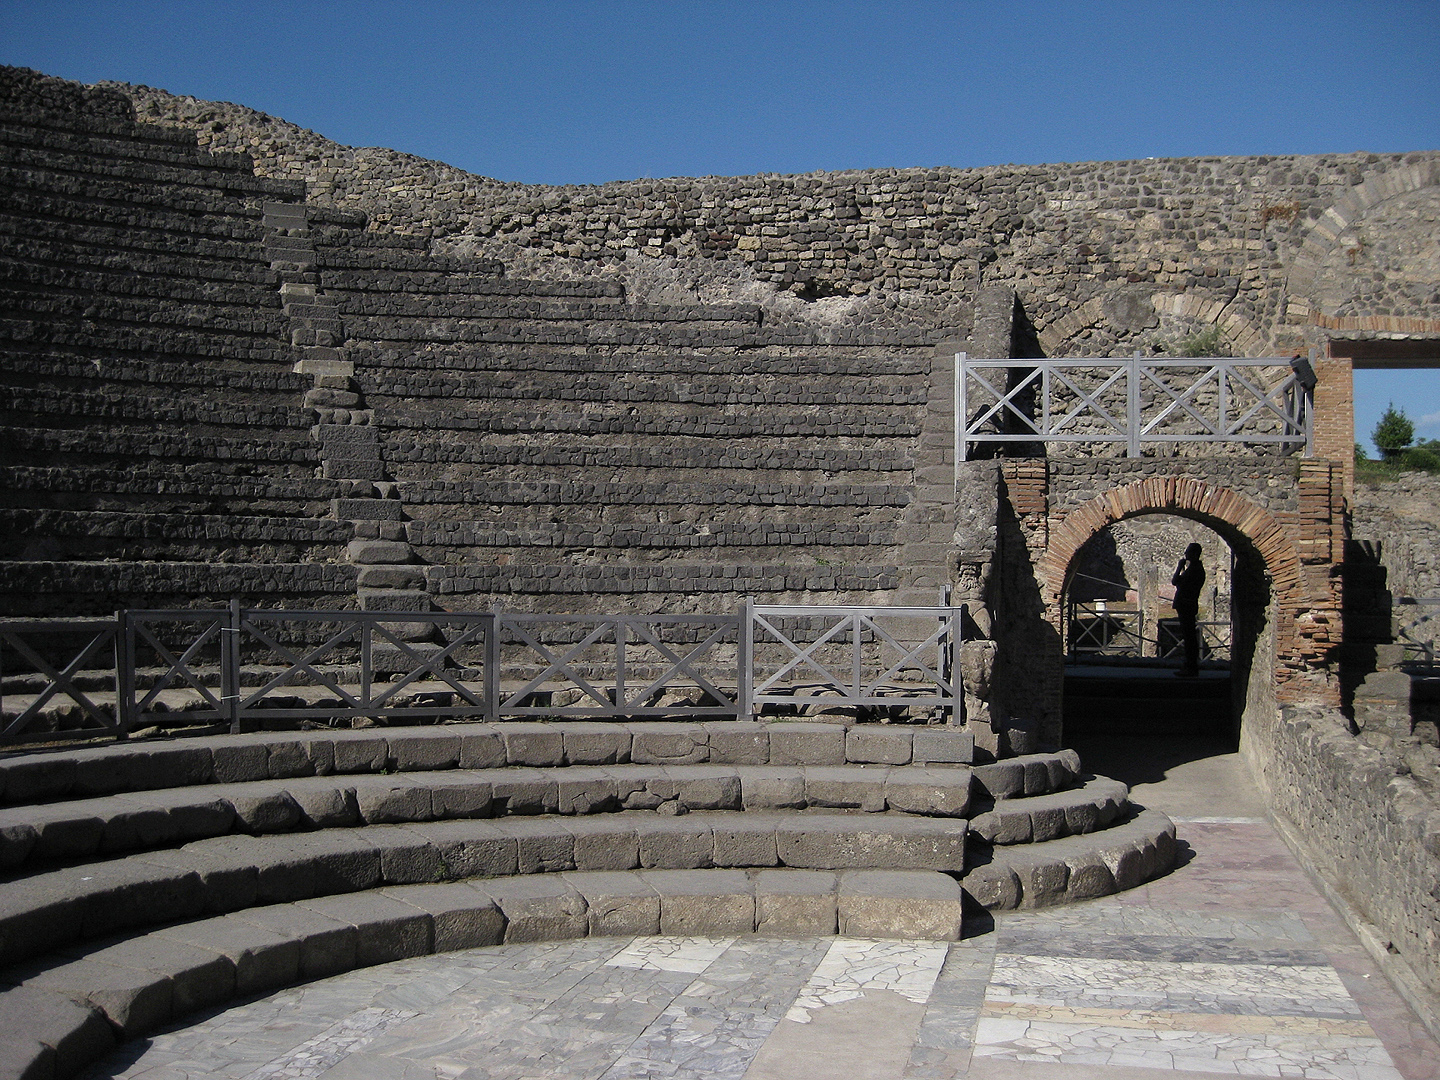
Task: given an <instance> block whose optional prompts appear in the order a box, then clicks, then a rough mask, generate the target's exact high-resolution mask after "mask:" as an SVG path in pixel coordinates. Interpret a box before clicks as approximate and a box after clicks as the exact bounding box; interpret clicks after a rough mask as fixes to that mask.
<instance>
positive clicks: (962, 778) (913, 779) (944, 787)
mask: <svg viewBox="0 0 1440 1080" xmlns="http://www.w3.org/2000/svg"><path fill="white" fill-rule="evenodd" d="M970 786H971V773H970V770H969V769H968V768H967V767H965V766H953V767H949V768H938V769H926V768H920V767H918V766H913V765H912V766H911V767H910V768H907V769H892V770H891V771H890V775H889V777H888V778H887V779H886V781H885V801H886V802H887V803H888V804H889V806H890V809H892V810H901V811H904V812H905V813H907V814H923V815H926V816H929V817H965V816H966V815H967V814H968V813H969V812H970Z"/></svg>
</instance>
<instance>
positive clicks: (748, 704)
mask: <svg viewBox="0 0 1440 1080" xmlns="http://www.w3.org/2000/svg"><path fill="white" fill-rule="evenodd" d="M957 356H958V354H957ZM957 366H958V365H957ZM735 659H736V660H737V662H738V667H739V670H738V671H737V672H736V677H735V683H736V686H735V719H737V720H749V719H750V718H751V717H753V716H754V715H755V700H754V698H755V598H754V597H753V596H747V597H745V610H744V611H743V612H742V613H741V615H740V640H739V644H738V647H737V649H736V657H735Z"/></svg>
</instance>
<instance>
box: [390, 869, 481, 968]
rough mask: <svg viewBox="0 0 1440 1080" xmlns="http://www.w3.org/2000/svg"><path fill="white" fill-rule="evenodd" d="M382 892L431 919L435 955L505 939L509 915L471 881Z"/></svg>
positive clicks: (404, 887)
mask: <svg viewBox="0 0 1440 1080" xmlns="http://www.w3.org/2000/svg"><path fill="white" fill-rule="evenodd" d="M380 893H381V895H383V896H388V897H390V898H392V899H394V900H398V901H400V902H401V903H403V904H408V905H409V906H411V907H413V908H416V909H418V910H419V911H422V912H424V913H425V914H426V915H427V916H428V917H429V919H430V924H431V933H432V938H433V941H432V947H433V951H434V952H437V953H442V952H454V951H455V950H457V949H477V948H480V947H482V946H486V945H498V944H500V942H501V941H503V940H504V938H505V916H504V915H502V914H501V912H500V908H499V907H498V906H497V905H496V903H495V901H494V900H493V899H491V898H490V895H489V894H488V893H486V892H484V891H483V890H481V889H477V888H476V887H475V886H474V885H472V884H471V883H469V882H463V881H461V882H453V883H446V884H437V885H397V886H391V887H388V888H384V889H381V890H380Z"/></svg>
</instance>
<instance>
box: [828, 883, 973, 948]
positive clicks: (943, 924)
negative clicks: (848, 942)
mask: <svg viewBox="0 0 1440 1080" xmlns="http://www.w3.org/2000/svg"><path fill="white" fill-rule="evenodd" d="M837 914H838V920H837V921H838V924H839V927H838V928H839V932H840V933H841V934H843V935H845V936H847V937H877V938H909V939H920V940H927V941H959V940H960V933H961V927H962V924H963V921H964V900H963V897H962V895H961V892H960V885H959V883H958V882H956V881H955V880H954V879H953V878H951V877H947V876H946V875H945V874H937V873H930V872H927V871H877V870H850V871H846V872H845V873H842V874H841V875H840V887H839V895H838V913H837Z"/></svg>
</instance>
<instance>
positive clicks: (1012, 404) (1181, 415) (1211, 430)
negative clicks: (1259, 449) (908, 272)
mask: <svg viewBox="0 0 1440 1080" xmlns="http://www.w3.org/2000/svg"><path fill="white" fill-rule="evenodd" d="M1314 386H1315V381H1314V372H1313V369H1312V367H1311V365H1310V363H1309V362H1308V361H1305V360H1303V359H1300V358H1294V359H1292V358H1290V357H1265V358H1260V359H1248V358H1240V357H1224V358H1207V359H1191V358H1176V357H1145V356H1140V355H1139V354H1137V355H1135V356H1133V357H1129V358H1127V359H1097V358H1092V357H1070V358H1064V359H1044V360H1038V359H1037V360H1017V359H1005V360H982V359H973V358H971V357H969V356H967V355H966V354H965V353H956V354H955V403H954V404H955V461H956V463H957V465H958V463H959V462H961V461H964V460H966V459H967V458H968V457H969V456H970V454H971V447H972V444H985V443H993V444H1003V443H1035V442H1046V443H1096V444H1098V443H1111V444H1123V445H1124V446H1125V453H1126V456H1128V457H1132V458H1133V457H1139V456H1140V455H1141V452H1142V448H1143V447H1144V446H1145V445H1146V444H1155V443H1222V442H1237V443H1247V444H1249V443H1253V444H1269V445H1276V446H1280V447H1285V448H1289V449H1291V450H1302V449H1303V450H1304V452H1305V454H1306V456H1309V454H1310V448H1311V444H1312V430H1311V429H1312V420H1313V418H1312V413H1313V408H1312V400H1311V399H1312V393H1313V390H1314ZM956 483H957V484H958V483H959V478H958V471H957V479H956Z"/></svg>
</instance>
